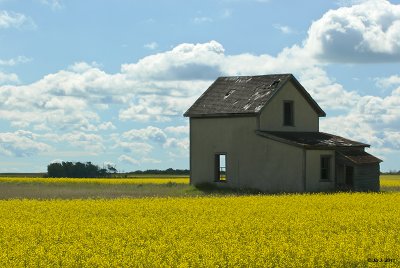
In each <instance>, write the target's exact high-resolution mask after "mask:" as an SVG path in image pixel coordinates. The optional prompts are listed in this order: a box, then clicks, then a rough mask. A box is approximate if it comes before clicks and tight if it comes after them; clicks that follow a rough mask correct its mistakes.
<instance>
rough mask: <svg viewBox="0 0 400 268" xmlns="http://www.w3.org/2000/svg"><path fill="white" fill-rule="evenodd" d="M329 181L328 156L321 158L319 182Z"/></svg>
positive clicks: (329, 163)
mask: <svg viewBox="0 0 400 268" xmlns="http://www.w3.org/2000/svg"><path fill="white" fill-rule="evenodd" d="M330 179H331V157H330V156H328V155H323V156H321V180H330Z"/></svg>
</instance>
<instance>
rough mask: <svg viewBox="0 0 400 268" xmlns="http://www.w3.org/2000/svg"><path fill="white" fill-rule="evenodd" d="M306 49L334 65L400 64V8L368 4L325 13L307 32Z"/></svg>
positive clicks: (372, 0) (376, 1)
mask: <svg viewBox="0 0 400 268" xmlns="http://www.w3.org/2000/svg"><path fill="white" fill-rule="evenodd" d="M305 49H306V50H307V51H308V52H309V53H310V54H312V55H314V56H316V57H318V58H320V59H324V60H327V61H331V62H390V61H399V60H400V5H396V4H392V3H390V2H389V1H387V0H368V1H362V2H360V3H358V4H355V5H352V6H346V7H340V8H338V9H336V10H330V11H328V12H327V13H325V14H324V15H323V16H322V18H321V19H319V20H317V21H315V22H314V23H313V24H312V25H311V27H310V29H309V30H308V38H307V40H306V42H305Z"/></svg>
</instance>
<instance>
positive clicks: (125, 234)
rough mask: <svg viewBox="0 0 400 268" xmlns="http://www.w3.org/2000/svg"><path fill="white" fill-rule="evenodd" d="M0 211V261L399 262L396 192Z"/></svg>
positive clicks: (52, 203) (28, 205)
mask: <svg viewBox="0 0 400 268" xmlns="http://www.w3.org/2000/svg"><path fill="white" fill-rule="evenodd" d="M0 215H1V216H0V267H367V266H373V265H380V264H382V263H383V262H385V267H391V266H392V267H395V266H398V265H399V264H400V217H399V215H400V193H338V194H302V195H298V194H291V195H260V196H222V197H221V196H219V197H218V196H215V197H191V198H141V199H111V200H106V199H96V200H27V199H25V200H3V201H0ZM380 262H381V263H380ZM375 267H381V266H375Z"/></svg>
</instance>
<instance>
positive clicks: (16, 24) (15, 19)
mask: <svg viewBox="0 0 400 268" xmlns="http://www.w3.org/2000/svg"><path fill="white" fill-rule="evenodd" d="M8 28H17V29H24V28H36V24H35V23H34V22H33V20H32V19H31V18H29V17H27V16H25V15H24V14H21V13H17V12H13V11H6V10H0V29H8Z"/></svg>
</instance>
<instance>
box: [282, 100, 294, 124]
mask: <svg viewBox="0 0 400 268" xmlns="http://www.w3.org/2000/svg"><path fill="white" fill-rule="evenodd" d="M283 125H284V126H294V104H293V101H284V102H283Z"/></svg>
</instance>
